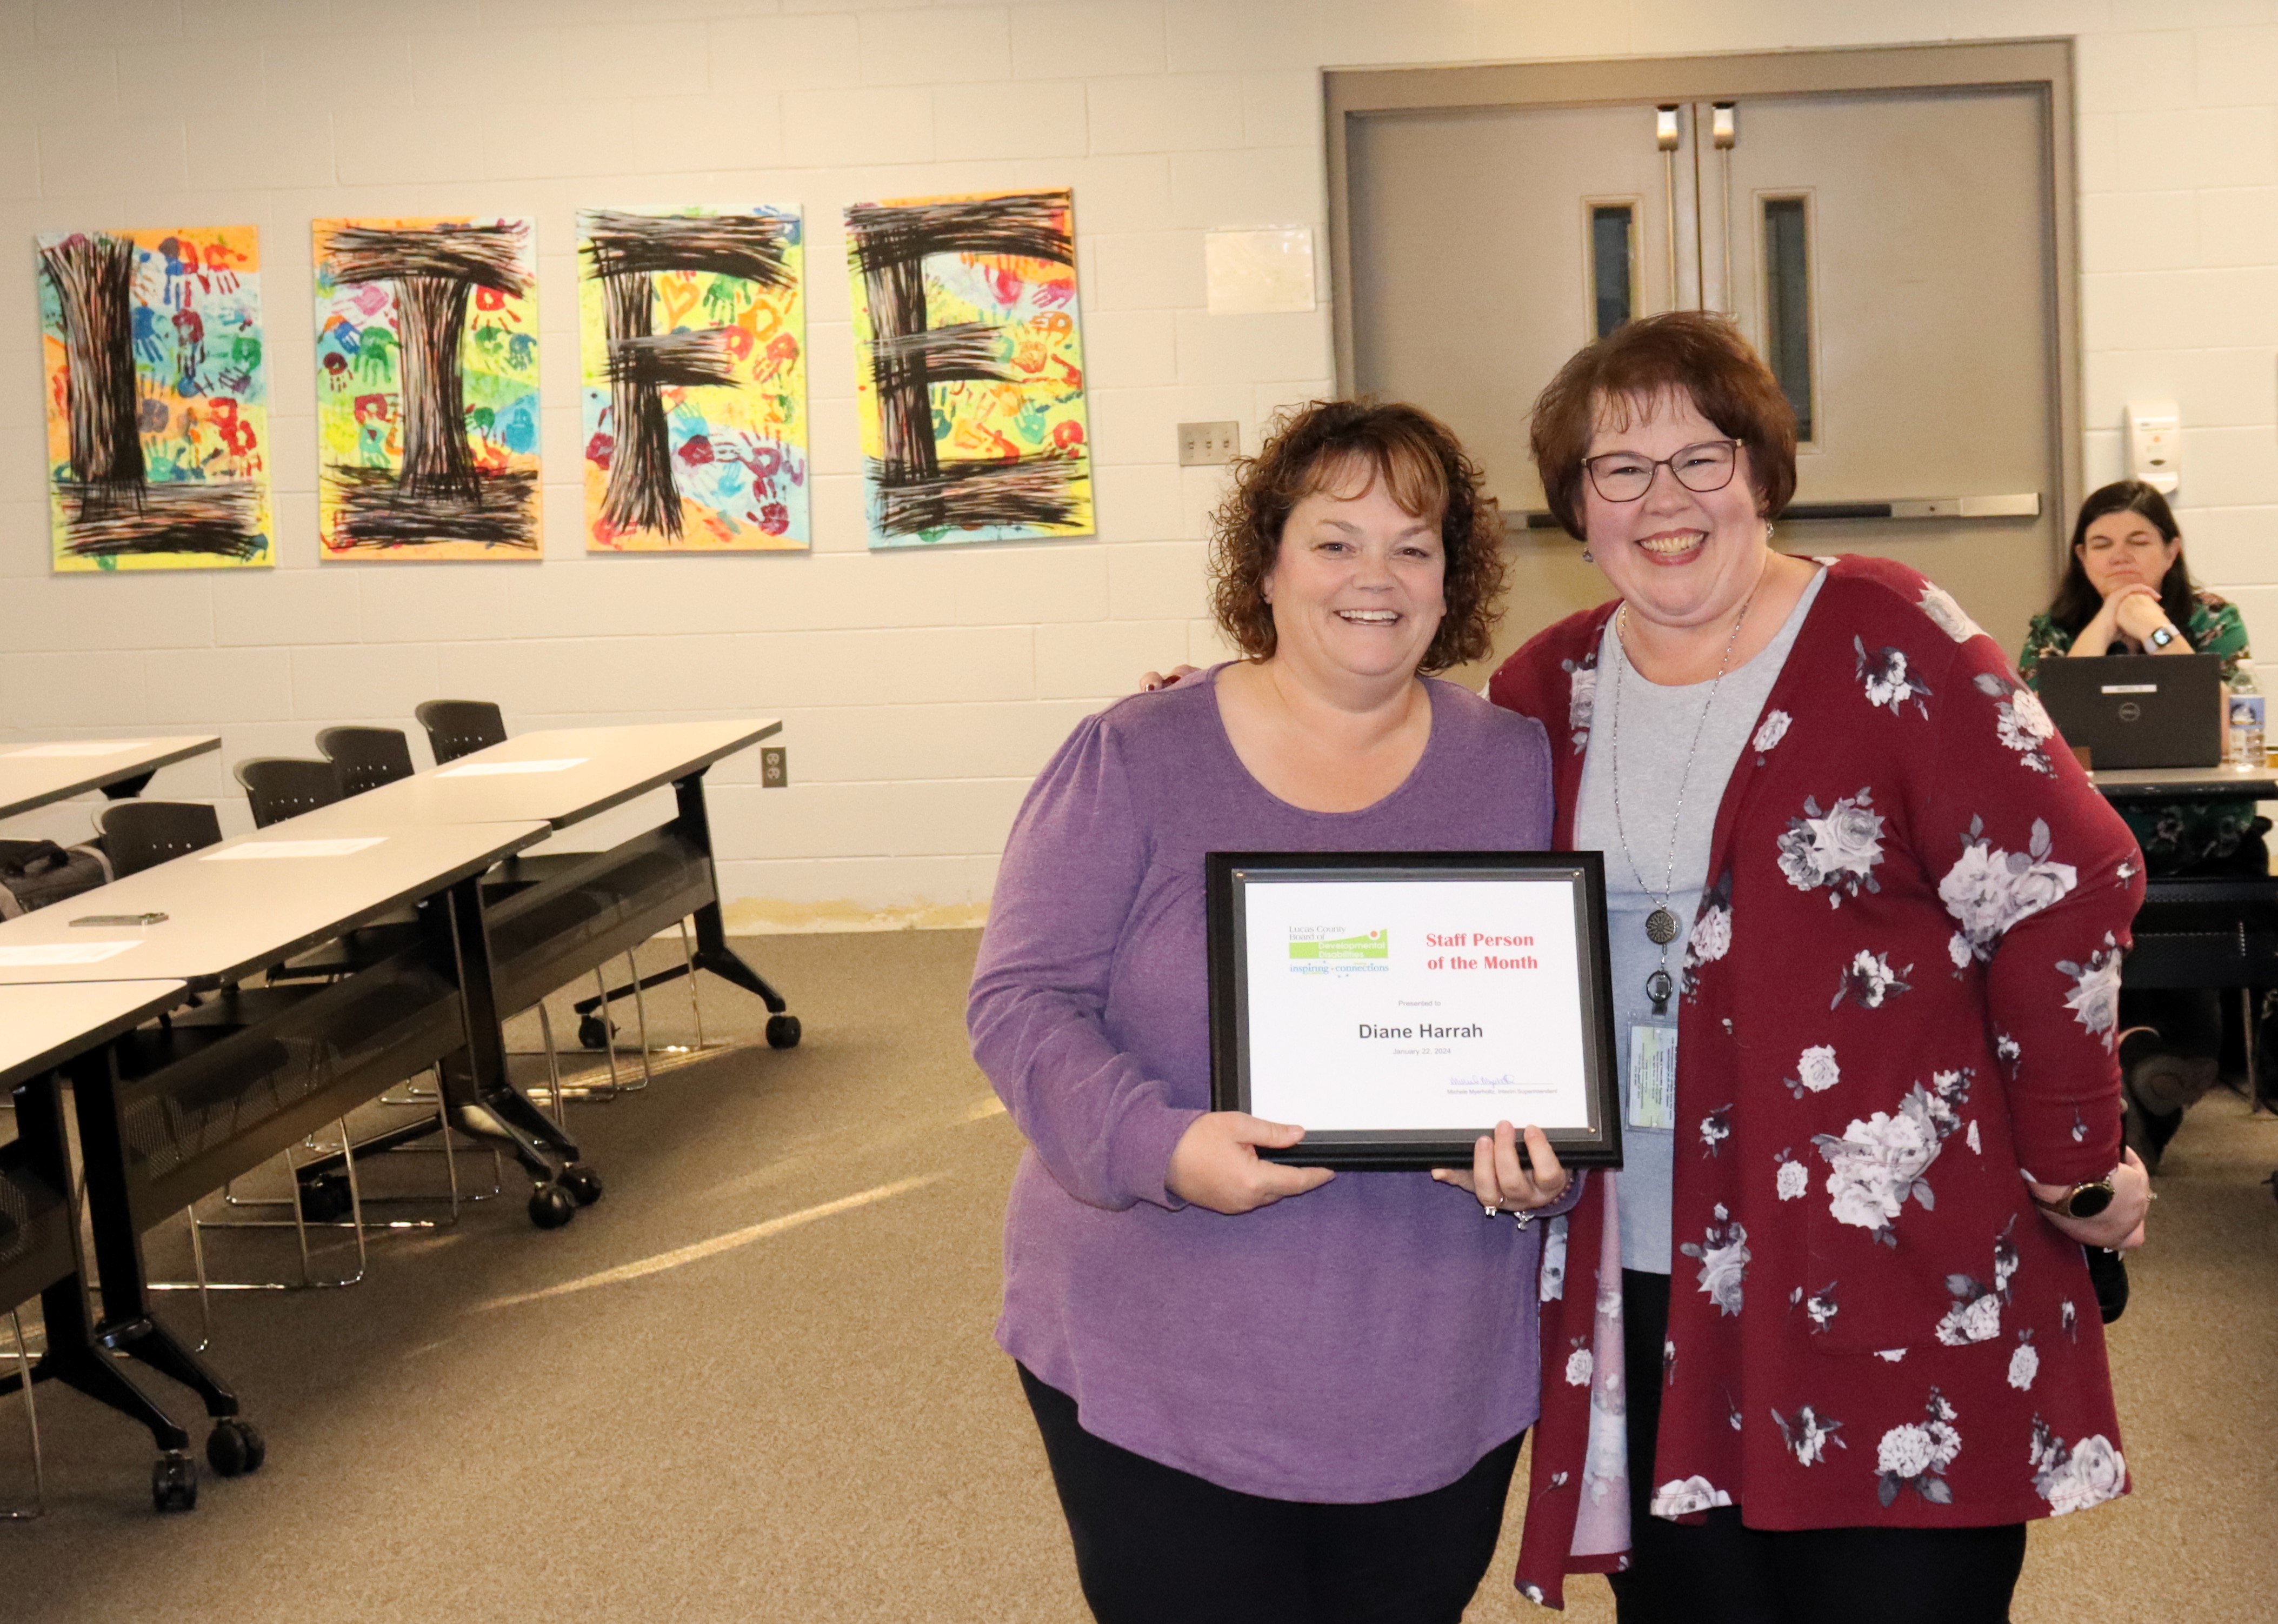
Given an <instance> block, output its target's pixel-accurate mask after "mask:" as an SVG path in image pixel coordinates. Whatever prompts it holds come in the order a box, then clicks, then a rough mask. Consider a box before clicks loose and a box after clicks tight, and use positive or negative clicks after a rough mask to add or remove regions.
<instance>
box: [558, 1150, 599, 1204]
mask: <svg viewBox="0 0 2278 1624" xmlns="http://www.w3.org/2000/svg"><path fill="white" fill-rule="evenodd" d="M562 1189H564V1190H566V1191H569V1196H570V1199H572V1200H574V1201H576V1202H577V1205H578V1206H580V1207H591V1206H592V1205H593V1203H594V1202H596V1201H598V1200H600V1199H601V1176H600V1174H599V1173H596V1172H594V1171H593V1169H592V1168H589V1167H587V1166H586V1165H585V1163H584V1162H582V1161H573V1162H571V1163H570V1164H569V1166H568V1167H566V1168H562Z"/></svg>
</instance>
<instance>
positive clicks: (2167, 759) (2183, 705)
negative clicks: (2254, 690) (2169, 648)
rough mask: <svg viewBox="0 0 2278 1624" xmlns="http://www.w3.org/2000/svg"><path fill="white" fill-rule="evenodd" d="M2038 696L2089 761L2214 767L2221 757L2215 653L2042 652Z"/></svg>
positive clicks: (2218, 670)
mask: <svg viewBox="0 0 2278 1624" xmlns="http://www.w3.org/2000/svg"><path fill="white" fill-rule="evenodd" d="M2037 676H2038V678H2039V683H2040V693H2041V703H2042V704H2043V705H2044V706H2045V707H2046V708H2047V710H2048V713H2049V720H2051V721H2052V722H2054V723H2055V724H2057V732H2060V733H2061V734H2063V735H2064V741H2065V743H2067V744H2068V745H2072V746H2075V747H2080V746H2084V747H2086V748H2087V750H2088V753H2089V764H2090V765H2091V767H2095V768H2098V769H2105V768H2124V767H2215V766H2220V765H2221V762H2222V728H2223V714H2222V711H2223V707H2222V659H2221V656H2220V655H2211V654H2196V655H2106V656H2104V657H2103V658H2101V659H2096V658H2079V659H2075V658H2065V659H2057V660H2044V661H2042V662H2041V666H2040V670H2039V671H2038V673H2037Z"/></svg>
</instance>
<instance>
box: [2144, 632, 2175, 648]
mask: <svg viewBox="0 0 2278 1624" xmlns="http://www.w3.org/2000/svg"><path fill="white" fill-rule="evenodd" d="M2174 641H2175V627H2173V626H2161V627H2160V629H2159V630H2158V631H2157V632H2152V635H2151V636H2149V637H2147V638H2145V639H2144V647H2147V648H2153V649H2160V648H2165V647H2167V645H2168V644H2170V643H2172V642H2174Z"/></svg>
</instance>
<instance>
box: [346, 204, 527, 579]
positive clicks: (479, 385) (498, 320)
mask: <svg viewBox="0 0 2278 1624" xmlns="http://www.w3.org/2000/svg"><path fill="white" fill-rule="evenodd" d="M315 233H316V241H315V247H316V265H317V456H318V459H319V462H320V463H321V466H320V467H319V469H318V471H317V540H318V542H319V544H320V550H321V554H322V556H324V557H325V558H326V559H465V558H504V559H529V560H535V559H537V558H538V557H539V555H540V551H541V549H540V546H539V484H538V481H539V459H538V449H539V401H538V294H537V281H538V279H537V275H536V270H535V265H536V256H535V252H534V241H533V239H534V232H533V229H532V226H531V222H530V221H529V220H527V219H501V218H481V217H464V216H461V217H454V218H441V219H439V218H422V219H382V220H318V221H317V222H316V226H315Z"/></svg>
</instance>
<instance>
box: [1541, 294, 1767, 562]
mask: <svg viewBox="0 0 2278 1624" xmlns="http://www.w3.org/2000/svg"><path fill="white" fill-rule="evenodd" d="M1666 395H1682V396H1684V397H1685V398H1686V399H1688V400H1690V401H1691V402H1693V405H1694V406H1695V407H1697V408H1698V409H1699V410H1700V412H1701V416H1702V417H1706V418H1708V419H1709V422H1711V423H1713V424H1715V425H1716V427H1717V430H1718V431H1719V432H1720V433H1726V434H1730V435H1731V437H1732V438H1733V439H1735V440H1739V442H1740V443H1741V444H1742V445H1744V446H1746V447H1747V452H1748V482H1749V483H1750V484H1751V485H1753V486H1755V491H1756V510H1757V511H1758V512H1759V513H1761V514H1762V515H1763V516H1764V517H1766V518H1777V517H1779V515H1780V509H1783V508H1785V507H1786V506H1787V504H1788V499H1789V498H1790V497H1792V496H1793V495H1794V494H1795V409H1794V408H1793V406H1791V405H1789V404H1788V399H1787V395H1786V394H1785V392H1784V391H1783V390H1782V389H1781V388H1780V387H1779V379H1777V378H1774V377H1773V376H1772V372H1771V369H1770V367H1768V366H1766V365H1765V364H1763V361H1762V358H1761V357H1760V356H1757V354H1756V352H1755V351H1754V349H1751V348H1750V347H1749V344H1748V341H1747V340H1746V339H1744V338H1742V337H1741V336H1740V330H1739V327H1737V326H1734V325H1733V323H1732V319H1731V318H1730V317H1728V316H1719V315H1717V314H1716V313H1715V312H1713V311H1703V310H1670V311H1667V312H1665V313H1664V314H1662V315H1659V316H1648V317H1647V318H1644V319H1643V320H1641V321H1633V322H1631V323H1630V324H1629V325H1627V326H1622V327H1617V328H1616V329H1615V330H1614V331H1613V332H1611V333H1608V334H1607V335H1606V336H1605V337H1603V338H1601V339H1600V340H1599V341H1597V342H1596V343H1594V344H1587V345H1585V346H1584V347H1583V348H1582V349H1579V350H1577V351H1576V352H1575V353H1574V356H1573V358H1572V359H1571V360H1570V361H1568V362H1567V363H1566V364H1565V365H1563V366H1562V367H1560V368H1559V369H1558V376H1557V377H1556V378H1554V379H1551V380H1550V383H1549V385H1548V387H1546V388H1545V389H1544V390H1543V391H1542V394H1541V395H1540V397H1539V398H1538V399H1537V400H1536V401H1535V402H1534V422H1533V429H1532V432H1531V434H1530V438H1531V439H1532V440H1533V448H1534V465H1535V467H1536V468H1537V469H1538V470H1539V471H1540V472H1541V475H1542V494H1543V498H1544V500H1545V501H1546V502H1548V504H1549V508H1550V517H1553V518H1555V519H1556V520H1557V521H1558V523H1559V524H1560V525H1563V527H1564V528H1565V531H1566V533H1567V534H1568V535H1570V536H1572V537H1573V538H1574V539H1575V540H1578V541H1579V540H1586V539H1587V538H1586V537H1585V536H1584V535H1583V533H1582V463H1583V459H1585V458H1586V457H1587V456H1589V455H1590V440H1591V438H1592V437H1593V436H1594V435H1595V434H1596V433H1597V432H1598V420H1599V418H1600V417H1601V415H1603V414H1605V413H1607V412H1609V411H1610V412H1611V413H1612V415H1613V416H1614V417H1615V419H1616V426H1617V427H1623V428H1625V427H1627V426H1628V425H1629V421H1630V419H1631V418H1632V417H1633V416H1635V415H1638V414H1639V413H1640V411H1641V410H1642V409H1644V408H1645V407H1647V405H1648V404H1649V403H1650V402H1654V401H1655V400H1657V399H1660V398H1662V397H1663V396H1666Z"/></svg>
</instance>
